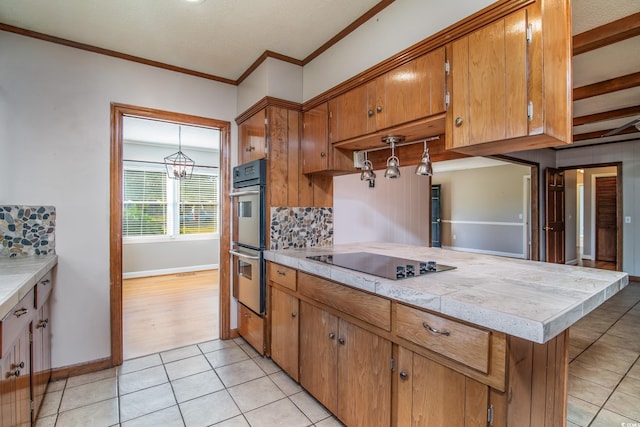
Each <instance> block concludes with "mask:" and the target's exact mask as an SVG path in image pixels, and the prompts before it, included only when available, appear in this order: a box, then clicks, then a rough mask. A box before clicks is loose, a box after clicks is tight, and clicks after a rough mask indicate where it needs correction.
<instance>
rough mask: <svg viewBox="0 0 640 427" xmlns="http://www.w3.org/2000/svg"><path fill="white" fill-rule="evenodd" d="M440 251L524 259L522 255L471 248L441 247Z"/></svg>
mask: <svg viewBox="0 0 640 427" xmlns="http://www.w3.org/2000/svg"><path fill="white" fill-rule="evenodd" d="M442 249H450V250H452V251H460V252H473V253H476V254H485V255H497V256H504V257H508V258H521V259H524V254H517V253H511V252H498V251H487V250H484V249H473V248H461V247H458V246H443V247H442Z"/></svg>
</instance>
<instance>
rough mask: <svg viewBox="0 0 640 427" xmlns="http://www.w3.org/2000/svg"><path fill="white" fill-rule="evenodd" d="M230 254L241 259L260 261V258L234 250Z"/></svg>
mask: <svg viewBox="0 0 640 427" xmlns="http://www.w3.org/2000/svg"><path fill="white" fill-rule="evenodd" d="M229 253H230V254H231V255H235V256H237V257H240V258H246V259H255V260H259V259H260V256H254V255H247V254H243V253H242V252H238V251H234V250H233V249H230V250H229Z"/></svg>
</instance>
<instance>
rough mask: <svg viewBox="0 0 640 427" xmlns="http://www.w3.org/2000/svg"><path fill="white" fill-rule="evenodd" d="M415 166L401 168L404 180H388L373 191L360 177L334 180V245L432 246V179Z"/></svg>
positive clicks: (379, 179)
mask: <svg viewBox="0 0 640 427" xmlns="http://www.w3.org/2000/svg"><path fill="white" fill-rule="evenodd" d="M414 172H415V166H404V167H401V168H400V174H401V176H400V178H398V179H393V180H391V179H384V178H383V177H382V171H377V172H376V174H377V175H378V176H379V178H378V179H376V181H375V187H374V188H369V187H368V185H367V182H366V181H361V180H360V174H350V175H342V176H336V177H334V179H333V204H334V213H333V215H334V219H333V221H334V224H333V227H334V237H333V241H334V244H336V245H338V244H347V243H359V242H389V243H403V244H408V245H420V246H429V232H430V228H431V221H430V218H429V201H430V200H431V191H430V184H429V179H428V178H427V177H425V176H418V175H416V174H415V173H414Z"/></svg>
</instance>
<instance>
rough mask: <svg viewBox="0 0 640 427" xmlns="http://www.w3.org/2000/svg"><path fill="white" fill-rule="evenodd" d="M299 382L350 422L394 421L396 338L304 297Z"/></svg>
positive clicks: (385, 424) (377, 422)
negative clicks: (393, 354) (392, 339)
mask: <svg viewBox="0 0 640 427" xmlns="http://www.w3.org/2000/svg"><path fill="white" fill-rule="evenodd" d="M300 384H301V385H302V386H303V387H304V388H305V389H306V390H307V391H309V393H311V394H312V395H313V396H315V397H316V399H318V400H319V401H320V402H321V403H322V404H323V405H325V406H326V407H327V409H329V410H330V411H331V412H333V413H334V414H336V415H337V417H338V418H339V419H340V420H341V421H342V422H343V423H345V424H346V425H348V426H381V427H382V426H384V427H386V426H389V425H390V423H391V342H390V341H388V340H386V339H384V338H382V337H379V336H377V335H375V334H373V333H371V332H369V331H366V330H364V329H362V328H360V327H358V326H356V325H354V324H352V323H350V322H348V321H346V320H344V319H341V318H339V317H337V316H335V315H333V314H331V313H329V312H327V311H325V310H323V309H321V308H319V307H316V306H314V305H312V304H309V303H307V302H304V301H301V302H300Z"/></svg>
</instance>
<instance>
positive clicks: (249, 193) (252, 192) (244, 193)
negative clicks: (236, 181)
mask: <svg viewBox="0 0 640 427" xmlns="http://www.w3.org/2000/svg"><path fill="white" fill-rule="evenodd" d="M255 194H260V190H247V191H236V192H235V193H229V197H240V196H252V195H255Z"/></svg>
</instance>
